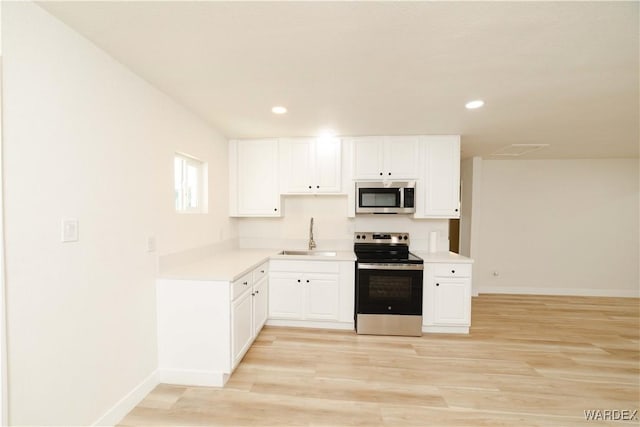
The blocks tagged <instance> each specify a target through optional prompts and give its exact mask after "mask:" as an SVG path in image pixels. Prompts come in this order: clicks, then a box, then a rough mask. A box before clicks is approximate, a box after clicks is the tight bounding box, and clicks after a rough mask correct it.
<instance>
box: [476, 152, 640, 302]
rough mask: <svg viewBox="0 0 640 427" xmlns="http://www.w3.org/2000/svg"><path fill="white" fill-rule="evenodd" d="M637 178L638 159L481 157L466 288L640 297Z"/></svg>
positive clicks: (489, 290) (639, 201) (505, 291)
mask: <svg viewBox="0 0 640 427" xmlns="http://www.w3.org/2000/svg"><path fill="white" fill-rule="evenodd" d="M638 178H639V175H638V159H605V160H485V161H483V162H482V176H481V185H482V194H481V199H480V202H481V203H480V205H481V206H480V210H481V216H480V218H479V232H480V236H479V241H478V242H477V244H478V250H477V253H476V254H472V256H473V257H474V258H476V263H475V265H474V282H475V286H474V288H476V289H477V290H478V291H479V292H480V293H482V292H485V293H486V292H502V293H530V294H533V293H540V294H565V295H607V296H640V279H639V259H640V254H639V235H640V228H639V221H640V214H639V203H640V200H639V181H638ZM476 207H477V206H476V202H474V214H475V209H476ZM474 220H475V218H474ZM472 244H473V242H472ZM494 272H495V273H496V274H497V275H494Z"/></svg>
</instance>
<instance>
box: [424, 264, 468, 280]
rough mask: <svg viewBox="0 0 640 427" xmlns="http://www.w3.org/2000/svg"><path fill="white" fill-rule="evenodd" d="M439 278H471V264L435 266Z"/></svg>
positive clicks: (434, 272) (435, 273) (434, 273)
mask: <svg viewBox="0 0 640 427" xmlns="http://www.w3.org/2000/svg"><path fill="white" fill-rule="evenodd" d="M433 275H434V276H437V277H471V264H433Z"/></svg>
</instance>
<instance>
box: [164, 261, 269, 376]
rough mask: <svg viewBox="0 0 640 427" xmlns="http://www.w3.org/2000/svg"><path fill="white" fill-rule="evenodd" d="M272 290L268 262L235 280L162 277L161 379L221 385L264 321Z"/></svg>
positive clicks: (240, 358)
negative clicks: (269, 281)
mask: <svg viewBox="0 0 640 427" xmlns="http://www.w3.org/2000/svg"><path fill="white" fill-rule="evenodd" d="M268 295H269V292H268V262H265V263H264V264H262V265H260V266H259V267H258V268H256V269H254V270H253V271H251V272H249V273H247V274H245V275H243V276H242V277H241V278H239V279H238V280H236V281H234V282H226V281H213V280H210V281H205V280H170V279H161V280H158V281H157V285H156V304H157V323H158V372H159V380H160V381H161V382H163V383H168V384H184V385H197V386H223V385H224V383H225V382H226V381H227V379H228V378H229V375H230V374H231V372H233V370H234V369H235V367H236V366H237V365H238V363H239V362H240V361H241V360H242V357H243V356H244V355H245V353H246V352H247V350H248V349H249V347H250V346H251V344H252V343H253V341H254V339H255V338H256V336H257V335H258V334H259V333H260V329H262V326H263V325H264V323H265V321H266V316H267V304H268Z"/></svg>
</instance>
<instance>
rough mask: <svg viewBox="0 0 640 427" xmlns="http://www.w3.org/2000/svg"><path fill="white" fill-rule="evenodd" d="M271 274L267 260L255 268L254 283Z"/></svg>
mask: <svg viewBox="0 0 640 427" xmlns="http://www.w3.org/2000/svg"><path fill="white" fill-rule="evenodd" d="M267 274H269V263H268V262H265V263H263V264H261V265H260V266H258V267H257V268H256V269H255V270H253V283H258V282H259V281H260V280H261V279H262V278H263V277H267Z"/></svg>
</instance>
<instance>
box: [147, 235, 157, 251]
mask: <svg viewBox="0 0 640 427" xmlns="http://www.w3.org/2000/svg"><path fill="white" fill-rule="evenodd" d="M155 251H156V237H155V236H149V237H147V252H155Z"/></svg>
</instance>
